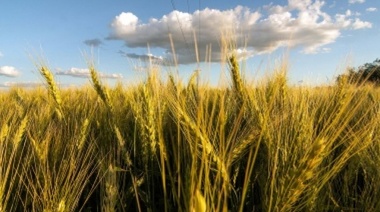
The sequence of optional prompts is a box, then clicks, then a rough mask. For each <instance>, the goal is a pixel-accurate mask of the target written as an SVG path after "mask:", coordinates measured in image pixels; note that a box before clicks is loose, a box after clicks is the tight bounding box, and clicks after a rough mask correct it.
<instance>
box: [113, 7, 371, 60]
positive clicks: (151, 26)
mask: <svg viewBox="0 0 380 212" xmlns="http://www.w3.org/2000/svg"><path fill="white" fill-rule="evenodd" d="M351 1H352V2H353V3H356V2H358V3H360V2H361V1H363V0H350V2H351ZM324 5H325V2H324V1H320V0H315V1H313V0H288V5H285V6H281V5H273V4H270V5H267V6H264V7H263V8H259V9H258V10H256V11H251V9H250V8H247V7H242V6H237V7H235V8H234V9H230V10H217V9H209V8H206V9H204V10H201V11H199V10H197V11H195V12H194V13H192V14H191V13H186V12H180V11H172V12H171V13H169V14H167V15H164V16H162V17H161V18H159V19H156V18H151V19H150V20H149V21H148V22H147V23H143V22H142V21H141V20H139V18H138V17H137V16H135V15H134V14H133V13H130V12H123V13H121V14H120V15H118V16H116V17H115V18H114V20H113V21H112V23H111V28H112V32H111V33H110V35H109V36H108V39H113V40H122V41H124V42H125V45H126V46H127V47H130V48H138V47H140V48H146V46H147V44H149V46H150V47H151V48H162V49H164V53H163V54H162V55H159V56H157V55H156V56H154V57H155V58H159V59H162V60H163V61H172V60H173V56H172V55H171V52H172V50H171V44H170V39H169V34H170V36H171V38H172V40H173V43H174V46H175V51H176V59H177V61H178V63H180V64H188V63H193V62H196V54H195V51H194V49H195V41H194V35H195V38H196V40H197V47H198V52H199V59H200V61H205V60H207V61H212V62H218V61H220V60H221V59H222V57H225V53H223V52H222V50H221V48H220V46H221V43H222V39H221V35H227V36H226V37H229V38H231V39H232V40H233V41H235V42H236V45H235V47H236V49H237V53H238V56H239V57H245V58H248V57H252V56H254V55H257V54H264V53H270V52H273V51H275V50H276V49H279V48H281V47H301V48H302V49H303V50H302V51H303V52H304V53H306V54H313V53H318V52H325V49H326V47H325V46H326V45H328V44H331V43H333V42H335V41H336V40H337V39H338V37H339V36H340V35H341V31H342V30H358V29H364V28H371V27H372V24H371V23H369V22H366V21H362V20H361V19H359V18H358V17H356V16H355V15H353V14H352V12H351V11H350V12H346V13H345V14H327V13H326V12H324V11H323V7H324ZM125 56H127V57H130V58H132V59H133V58H141V59H143V58H146V56H147V55H137V54H133V53H129V54H126V55H125ZM152 56H153V55H152Z"/></svg>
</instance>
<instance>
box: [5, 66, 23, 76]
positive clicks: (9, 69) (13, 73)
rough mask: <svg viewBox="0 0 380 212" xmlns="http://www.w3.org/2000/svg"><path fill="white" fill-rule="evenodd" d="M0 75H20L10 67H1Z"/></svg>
mask: <svg viewBox="0 0 380 212" xmlns="http://www.w3.org/2000/svg"><path fill="white" fill-rule="evenodd" d="M0 75H3V76H6V77H17V76H18V75H20V72H19V71H18V70H17V69H16V68H15V67H12V66H1V67H0Z"/></svg>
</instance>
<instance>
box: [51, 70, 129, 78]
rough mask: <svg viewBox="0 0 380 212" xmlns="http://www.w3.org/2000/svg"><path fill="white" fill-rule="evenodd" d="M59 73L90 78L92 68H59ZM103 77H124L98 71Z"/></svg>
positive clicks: (57, 72)
mask: <svg viewBox="0 0 380 212" xmlns="http://www.w3.org/2000/svg"><path fill="white" fill-rule="evenodd" d="M56 74H57V75H65V76H71V77H80V78H88V77H91V74H90V70H89V69H82V68H70V69H69V70H66V71H62V70H57V71H56ZM98 74H99V76H100V77H101V78H108V79H120V78H123V76H122V75H121V74H105V73H101V72H100V73H98Z"/></svg>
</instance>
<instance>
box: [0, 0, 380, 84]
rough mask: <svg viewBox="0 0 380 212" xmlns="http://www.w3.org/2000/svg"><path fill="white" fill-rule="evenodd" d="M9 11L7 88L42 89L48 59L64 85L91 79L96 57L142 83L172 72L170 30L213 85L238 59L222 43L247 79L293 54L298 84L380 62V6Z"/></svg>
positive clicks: (0, 49) (48, 5)
mask: <svg viewBox="0 0 380 212" xmlns="http://www.w3.org/2000/svg"><path fill="white" fill-rule="evenodd" d="M0 10H1V12H0V87H8V86H11V85H15V84H17V85H20V86H28V85H36V84H39V83H41V82H42V78H41V77H40V75H39V73H38V70H37V68H36V64H39V63H40V62H41V61H42V62H43V63H44V64H47V65H48V66H49V67H50V69H51V70H52V71H53V72H54V73H55V76H56V80H57V81H58V82H59V83H60V84H62V85H72V84H73V85H81V84H85V83H87V82H88V81H89V79H88V70H87V61H88V60H89V58H94V61H95V64H96V67H97V69H98V70H99V71H100V72H101V76H102V77H103V78H104V80H106V81H107V82H109V83H113V82H115V81H117V80H121V81H123V82H125V83H131V82H136V81H137V80H138V79H140V78H141V77H142V76H143V75H144V71H145V70H146V67H147V66H148V64H149V63H148V62H147V61H148V58H150V61H151V64H152V65H154V66H155V65H157V66H158V67H160V69H161V70H162V71H163V72H164V73H165V72H166V71H173V70H176V67H173V66H171V65H172V64H173V54H172V49H171V44H170V39H169V34H170V35H171V36H172V40H173V43H174V47H175V51H176V58H177V63H178V64H179V65H178V71H179V74H180V76H181V77H182V78H186V77H187V76H189V75H190V74H191V72H192V71H193V70H195V69H197V68H200V69H201V70H202V73H203V74H202V76H203V77H204V80H205V81H210V83H212V84H215V83H217V82H218V80H219V78H220V76H221V70H223V69H224V68H225V67H226V65H225V64H224V65H221V62H220V61H221V58H225V57H222V56H221V55H223V56H224V55H226V54H230V53H231V52H230V51H228V50H226V51H224V50H221V47H220V46H221V45H220V44H221V41H222V40H223V39H227V40H228V41H229V43H231V41H234V43H235V47H236V49H237V50H236V52H237V55H238V57H239V58H241V59H245V63H244V70H245V72H246V73H247V75H257V73H258V72H259V73H260V74H259V75H263V74H265V72H266V71H267V70H268V69H270V68H268V67H272V66H273V64H275V62H276V61H278V59H279V58H280V57H281V55H283V54H285V53H287V55H288V62H289V80H290V82H293V83H297V82H299V81H303V82H306V83H308V84H319V83H326V82H329V81H330V82H332V81H333V80H334V76H336V74H338V73H340V72H341V71H342V70H343V69H344V67H345V66H347V65H350V66H359V65H362V64H364V63H366V62H372V61H374V60H375V59H376V58H379V57H380V51H379V49H380V44H379V37H380V28H379V24H380V15H379V13H380V11H379V10H380V1H378V0H336V1H330V0H329V1H327V0H326V1H319V0H288V1H286V0H276V1H254V0H242V1H231V0H218V1H216V0H213V1H212V0H207V1H206V0H201V1H190V0H188V1H186V0H156V1H152V0H141V1H126V0H124V1H121V0H117V1H105V0H102V1H101V0H92V1H74V0H66V1H48V0H34V1H20V0H15V1H3V0H0ZM194 35H195V37H196V40H197V46H198V55H199V58H200V59H199V60H200V61H201V63H200V64H198V63H197V62H196V61H197V60H196V54H195V51H194V50H195V42H194ZM221 35H223V36H222V37H221ZM222 38H223V39H222ZM148 46H149V49H148ZM205 60H207V61H211V63H210V62H207V63H204V62H202V61H205Z"/></svg>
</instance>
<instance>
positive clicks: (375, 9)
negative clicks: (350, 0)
mask: <svg viewBox="0 0 380 212" xmlns="http://www.w3.org/2000/svg"><path fill="white" fill-rule="evenodd" d="M366 11H367V12H376V11H377V8H376V7H370V8H367V9H366Z"/></svg>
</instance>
